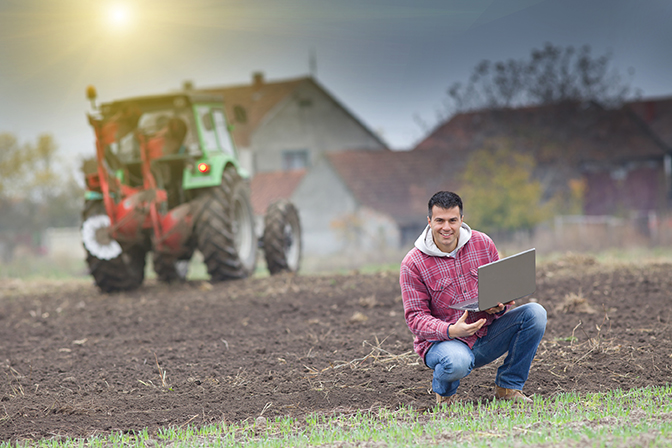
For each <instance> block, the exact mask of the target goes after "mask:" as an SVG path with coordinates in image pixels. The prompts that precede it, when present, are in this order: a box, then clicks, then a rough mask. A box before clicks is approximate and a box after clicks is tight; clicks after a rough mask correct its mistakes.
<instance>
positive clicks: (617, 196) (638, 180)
mask: <svg viewBox="0 0 672 448" xmlns="http://www.w3.org/2000/svg"><path fill="white" fill-rule="evenodd" d="M585 179H586V192H585V196H584V213H585V214H586V215H617V216H630V215H631V214H632V213H636V212H649V211H651V210H663V209H664V208H665V178H664V173H663V167H662V164H661V163H656V162H648V163H644V164H637V165H633V166H628V165H627V164H626V165H624V166H622V167H620V168H618V169H615V170H611V171H606V170H602V171H592V172H587V173H586V174H585Z"/></svg>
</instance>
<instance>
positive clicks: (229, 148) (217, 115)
mask: <svg viewBox="0 0 672 448" xmlns="http://www.w3.org/2000/svg"><path fill="white" fill-rule="evenodd" d="M212 116H213V117H214V119H215V130H216V131H217V138H218V139H219V144H220V146H221V147H222V149H223V150H224V152H225V153H227V154H229V155H231V156H233V155H235V151H234V149H233V143H232V142H231V135H230V134H229V129H228V126H227V125H226V118H225V117H224V111H223V110H222V109H212Z"/></svg>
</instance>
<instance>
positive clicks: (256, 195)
mask: <svg viewBox="0 0 672 448" xmlns="http://www.w3.org/2000/svg"><path fill="white" fill-rule="evenodd" d="M305 175H306V170H294V171H268V172H264V173H257V174H256V175H255V176H254V178H252V183H251V186H250V188H251V190H252V191H251V200H252V208H253V209H254V214H255V215H259V216H261V215H264V214H266V209H267V208H268V206H269V205H270V204H271V203H272V202H274V201H276V200H278V199H289V198H291V196H292V194H293V193H294V190H296V187H298V186H299V183H300V182H301V180H302V179H303V176H305Z"/></svg>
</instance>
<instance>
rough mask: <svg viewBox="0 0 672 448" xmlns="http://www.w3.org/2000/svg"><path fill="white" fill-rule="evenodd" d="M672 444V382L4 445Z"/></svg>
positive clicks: (4, 446) (1, 446)
mask: <svg viewBox="0 0 672 448" xmlns="http://www.w3.org/2000/svg"><path fill="white" fill-rule="evenodd" d="M540 444H543V445H544V446H567V447H578V446H581V447H583V446H595V447H602V446H651V447H655V446H670V445H671V444H672V386H666V387H647V388H644V389H633V390H630V391H627V392H626V391H622V390H615V391H610V392H605V393H595V394H587V395H578V394H575V393H564V394H559V395H556V396H554V397H551V398H548V399H542V398H541V397H535V400H534V403H533V404H532V405H530V406H526V407H524V406H519V405H518V404H515V403H510V402H502V401H491V402H487V403H476V404H474V403H471V402H466V403H457V404H455V405H453V406H452V407H445V405H444V406H443V407H437V408H434V409H432V410H430V411H427V412H418V411H415V410H413V409H406V408H403V409H398V410H394V411H392V410H388V409H379V410H376V411H374V410H371V411H368V412H363V411H357V412H351V413H334V414H332V415H317V414H313V415H309V416H308V417H306V418H305V419H301V420H298V419H293V418H289V417H277V418H275V419H266V418H265V417H263V415H262V416H259V417H258V418H257V419H256V420H254V421H244V422H240V423H234V424H226V423H222V424H217V425H210V426H204V427H197V426H190V425H189V424H188V422H187V423H186V424H184V425H182V426H181V427H170V428H161V429H160V430H159V431H158V432H157V433H155V434H150V433H149V432H148V431H147V430H146V429H145V430H141V431H138V432H129V433H126V434H123V433H113V434H110V435H105V436H95V437H90V438H87V439H50V440H41V441H30V442H21V441H19V442H13V443H12V442H0V448H9V447H10V446H11V447H27V446H36V445H37V446H40V447H45V448H57V447H101V448H107V447H130V446H145V447H150V446H151V447H154V446H170V447H200V446H208V447H231V446H244V447H250V448H254V447H285V446H293V447H297V448H298V447H318V446H323V447H336V446H360V447H364V446H366V447H371V446H375V447H431V446H442V447H494V448H497V447H502V448H504V447H506V448H508V447H512V446H517V447H525V446H538V445H540Z"/></svg>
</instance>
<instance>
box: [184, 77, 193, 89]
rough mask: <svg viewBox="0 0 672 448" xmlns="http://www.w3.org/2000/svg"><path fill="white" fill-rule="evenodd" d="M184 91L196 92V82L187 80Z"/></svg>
mask: <svg viewBox="0 0 672 448" xmlns="http://www.w3.org/2000/svg"><path fill="white" fill-rule="evenodd" d="M182 90H184V91H185V92H186V91H189V90H194V81H192V80H190V79H187V80H185V81H183V82H182Z"/></svg>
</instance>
